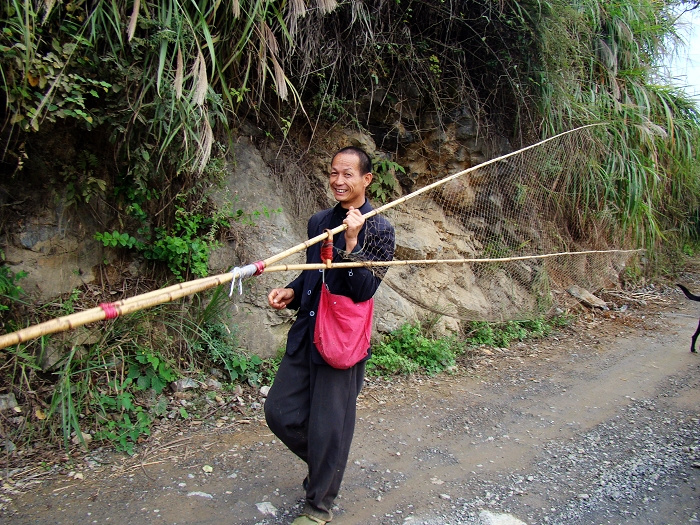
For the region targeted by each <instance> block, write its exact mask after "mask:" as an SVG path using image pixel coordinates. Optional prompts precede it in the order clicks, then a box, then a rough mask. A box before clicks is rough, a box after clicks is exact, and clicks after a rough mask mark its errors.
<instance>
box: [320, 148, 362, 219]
mask: <svg viewBox="0 0 700 525" xmlns="http://www.w3.org/2000/svg"><path fill="white" fill-rule="evenodd" d="M328 182H329V184H330V187H331V191H332V192H333V196H334V197H335V200H337V201H338V202H339V203H340V205H341V206H342V207H343V208H346V209H347V208H349V207H350V206H352V207H353V208H359V207H361V206H362V205H363V204H364V203H365V189H366V188H367V186H369V184H370V183H371V182H372V174H371V173H362V170H361V169H360V157H358V156H357V155H355V154H354V153H350V152H344V153H338V154H337V155H336V156H335V157H333V162H332V164H331V174H330V178H329V181H328Z"/></svg>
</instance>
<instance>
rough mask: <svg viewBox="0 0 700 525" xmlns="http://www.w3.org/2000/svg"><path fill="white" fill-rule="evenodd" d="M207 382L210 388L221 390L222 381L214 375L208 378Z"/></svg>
mask: <svg viewBox="0 0 700 525" xmlns="http://www.w3.org/2000/svg"><path fill="white" fill-rule="evenodd" d="M205 384H206V386H207V388H208V389H209V390H221V383H220V382H219V381H217V380H216V379H214V378H213V377H210V378H209V379H207V382H206V383H205Z"/></svg>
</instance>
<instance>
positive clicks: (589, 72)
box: [531, 0, 700, 259]
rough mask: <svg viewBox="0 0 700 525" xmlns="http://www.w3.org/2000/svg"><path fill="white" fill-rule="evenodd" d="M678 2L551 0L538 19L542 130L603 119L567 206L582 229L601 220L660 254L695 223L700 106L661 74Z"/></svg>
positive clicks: (698, 191)
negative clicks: (592, 151)
mask: <svg viewBox="0 0 700 525" xmlns="http://www.w3.org/2000/svg"><path fill="white" fill-rule="evenodd" d="M680 4H682V3H681V2H653V1H635V2H627V1H615V2H598V1H595V0H581V1H577V2H561V1H552V2H548V3H547V6H548V8H547V9H546V10H544V11H543V12H542V13H541V16H540V17H539V18H538V20H537V25H538V27H540V28H541V31H540V33H539V39H538V47H539V49H540V55H539V57H540V60H539V63H538V64H537V68H536V69H535V70H533V71H532V76H533V79H534V81H533V82H532V83H531V85H532V86H533V90H534V92H535V93H536V96H537V101H538V102H537V105H538V110H539V112H540V114H541V118H542V134H543V135H551V134H554V133H557V132H559V131H562V130H564V129H569V128H571V127H573V126H576V125H580V124H586V123H596V122H598V123H602V124H603V125H601V126H598V127H594V128H592V132H591V134H592V139H593V140H594V141H596V143H597V144H598V146H599V147H598V154H597V156H596V157H595V158H592V159H590V161H589V162H588V163H587V164H586V168H587V169H585V170H583V171H582V172H581V173H580V178H579V179H577V180H572V181H569V182H570V184H569V186H568V191H565V192H564V193H563V194H564V195H566V197H567V199H569V203H570V204H569V206H571V208H570V209H569V215H570V217H574V218H575V220H576V222H577V225H576V229H577V230H578V231H579V232H583V231H587V232H588V233H589V234H590V233H591V232H592V231H594V230H595V229H596V228H598V229H600V228H601V226H602V227H603V228H604V229H605V230H608V231H612V233H613V235H614V236H615V237H616V238H618V239H624V240H626V241H627V243H629V244H630V245H634V246H637V247H644V248H647V249H648V250H649V254H650V256H651V258H652V259H653V258H654V254H655V253H657V251H658V250H659V249H660V248H661V245H662V244H664V245H666V246H671V247H672V248H673V249H676V250H678V249H680V247H681V246H682V244H683V242H684V241H683V240H684V239H688V238H689V236H693V235H695V234H696V229H697V227H696V224H695V221H694V220H693V217H695V215H696V214H697V209H698V204H699V202H698V200H699V198H700V185H699V182H698V180H699V178H698V175H700V166H699V165H698V163H697V157H698V154H699V152H700V113H699V111H698V106H697V103H696V102H694V101H693V100H691V99H690V98H689V97H688V96H687V95H686V94H685V93H684V91H683V90H682V89H680V88H678V87H674V86H672V85H670V84H669V83H668V82H669V81H668V80H666V79H665V77H664V76H663V72H664V69H665V65H664V63H663V60H664V57H666V56H668V55H669V54H670V52H671V49H672V46H673V45H675V44H674V41H675V40H677V34H676V28H675V25H674V23H675V18H676V17H675V15H674V11H673V9H674V8H676V7H677V6H678V5H680ZM576 209H578V210H579V211H576ZM581 235H583V234H581Z"/></svg>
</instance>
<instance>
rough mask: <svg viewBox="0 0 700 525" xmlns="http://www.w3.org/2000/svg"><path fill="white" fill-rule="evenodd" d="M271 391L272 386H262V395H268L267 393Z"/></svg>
mask: <svg viewBox="0 0 700 525" xmlns="http://www.w3.org/2000/svg"><path fill="white" fill-rule="evenodd" d="M269 393H270V387H269V386H267V385H265V386H261V387H260V395H261V396H263V397H267V394H269Z"/></svg>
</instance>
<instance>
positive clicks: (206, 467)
mask: <svg viewBox="0 0 700 525" xmlns="http://www.w3.org/2000/svg"><path fill="white" fill-rule="evenodd" d="M202 470H203V471H204V472H206V473H207V474H211V473H212V472H214V468H213V467H212V466H211V465H204V466H203V467H202Z"/></svg>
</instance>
